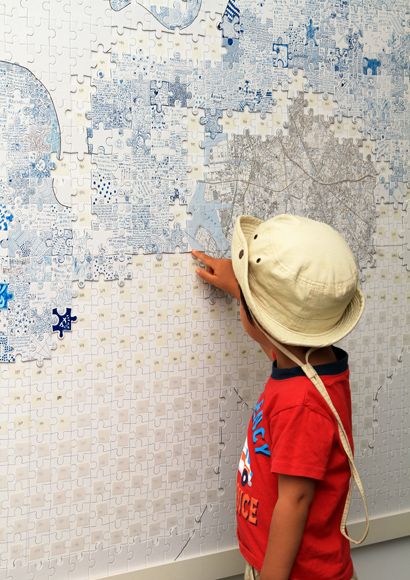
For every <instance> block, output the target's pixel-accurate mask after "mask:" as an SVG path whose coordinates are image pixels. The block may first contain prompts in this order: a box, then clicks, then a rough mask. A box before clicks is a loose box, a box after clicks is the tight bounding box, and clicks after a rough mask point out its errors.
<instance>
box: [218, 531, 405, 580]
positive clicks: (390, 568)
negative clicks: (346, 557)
mask: <svg viewBox="0 0 410 580" xmlns="http://www.w3.org/2000/svg"><path fill="white" fill-rule="evenodd" d="M352 557H353V562H354V565H355V568H356V572H357V575H358V578H359V580H409V578H410V536H408V537H406V538H401V539H399V540H391V541H390V542H380V543H378V544H372V545H371V546H363V547H360V548H355V549H354V550H352ZM224 580H243V576H241V575H239V576H231V577H230V578H225V579H224Z"/></svg>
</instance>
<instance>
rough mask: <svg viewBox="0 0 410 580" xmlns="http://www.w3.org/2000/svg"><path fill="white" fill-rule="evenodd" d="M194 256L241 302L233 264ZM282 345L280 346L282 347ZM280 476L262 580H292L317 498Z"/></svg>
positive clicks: (257, 335) (265, 344) (323, 357)
mask: <svg viewBox="0 0 410 580" xmlns="http://www.w3.org/2000/svg"><path fill="white" fill-rule="evenodd" d="M192 254H193V256H194V257H195V258H197V259H198V260H199V261H200V262H202V263H203V264H204V265H205V266H206V269H204V268H197V270H196V273H197V274H198V276H199V277H200V278H202V280H204V281H205V282H208V283H209V284H212V285H213V286H216V287H217V288H220V289H221V290H224V291H225V292H228V293H229V294H231V295H232V296H233V297H234V298H237V299H238V300H240V290H239V285H238V282H237V281H236V278H235V274H234V271H233V268H232V262H231V260H227V259H222V258H212V257H210V256H208V255H207V254H204V253H203V252H198V251H193V252H192ZM240 317H241V322H242V325H243V327H244V329H245V331H246V332H247V334H248V335H249V336H250V337H251V338H253V339H254V340H255V341H256V342H258V343H259V344H260V346H261V347H262V349H263V350H264V352H265V353H266V354H267V356H268V357H269V359H271V360H273V358H274V356H273V353H275V354H276V361H277V366H278V368H291V367H294V366H295V363H294V362H293V361H292V360H291V359H289V358H288V357H287V356H286V355H285V354H283V353H282V352H281V351H280V350H279V349H277V348H276V347H274V346H273V345H272V344H271V343H270V341H269V339H268V338H267V337H266V336H265V334H264V333H263V332H262V331H261V330H260V329H259V328H258V327H257V326H256V325H253V324H251V322H250V321H249V320H248V317H247V316H246V312H245V310H244V307H243V304H242V302H241V305H240ZM279 344H280V343H279ZM286 348H287V349H288V350H289V351H291V352H292V354H295V355H296V356H297V357H298V358H299V359H303V360H304V358H305V354H306V352H307V350H308V348H306V347H298V346H289V345H286ZM335 360H336V357H335V354H334V352H333V349H332V347H331V346H329V347H326V348H321V349H318V350H315V351H313V353H312V355H311V356H310V359H309V361H310V362H311V364H313V365H318V364H326V363H329V362H334V361H335ZM277 475H278V500H277V502H276V505H275V508H274V510H273V514H272V520H271V525H270V530H269V538H268V544H267V547H266V553H265V558H264V562H263V567H262V570H261V572H260V580H288V578H289V575H290V572H291V570H292V567H293V564H294V561H295V558H296V555H297V553H298V550H299V546H300V543H301V541H302V537H303V531H304V528H305V523H306V519H307V517H308V514H309V509H310V505H311V503H312V501H313V498H314V494H315V480H314V479H310V478H307V477H295V476H289V475H281V474H279V473H278V474H277Z"/></svg>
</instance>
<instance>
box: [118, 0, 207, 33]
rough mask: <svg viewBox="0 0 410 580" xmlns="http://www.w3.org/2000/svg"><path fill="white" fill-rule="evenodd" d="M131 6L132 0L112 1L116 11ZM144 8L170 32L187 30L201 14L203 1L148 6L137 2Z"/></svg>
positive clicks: (175, 0)
mask: <svg viewBox="0 0 410 580" xmlns="http://www.w3.org/2000/svg"><path fill="white" fill-rule="evenodd" d="M130 4H131V0H110V5H111V8H112V9H113V10H115V11H117V12H118V11H119V10H122V9H123V8H125V7H126V6H129V5H130ZM137 4H140V5H141V6H144V8H146V9H147V10H149V12H151V14H152V15H153V16H154V17H155V18H156V19H157V20H158V22H160V23H161V24H162V25H163V26H165V27H166V28H168V29H169V30H174V29H175V28H181V29H182V28H187V26H190V25H191V24H192V23H193V22H194V20H195V19H196V17H197V16H198V14H199V11H200V9H201V4H202V0H172V1H171V2H170V3H168V4H166V3H164V4H152V5H149V4H146V3H145V2H137Z"/></svg>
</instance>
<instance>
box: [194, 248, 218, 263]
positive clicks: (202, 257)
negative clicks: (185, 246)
mask: <svg viewBox="0 0 410 580" xmlns="http://www.w3.org/2000/svg"><path fill="white" fill-rule="evenodd" d="M192 255H193V256H194V258H197V259H198V260H200V261H201V262H202V263H203V264H205V266H210V267H212V264H213V261H214V259H213V258H211V256H208V254H204V252H200V251H199V250H192Z"/></svg>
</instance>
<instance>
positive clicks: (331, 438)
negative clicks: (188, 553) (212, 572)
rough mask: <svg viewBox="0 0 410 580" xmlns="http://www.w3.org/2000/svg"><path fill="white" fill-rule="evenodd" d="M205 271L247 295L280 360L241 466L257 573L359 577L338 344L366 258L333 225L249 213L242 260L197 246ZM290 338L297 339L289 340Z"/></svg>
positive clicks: (344, 377)
mask: <svg viewBox="0 0 410 580" xmlns="http://www.w3.org/2000/svg"><path fill="white" fill-rule="evenodd" d="M193 255H194V256H195V257H196V258H198V259H199V260H200V261H201V262H203V264H204V265H205V266H206V267H207V269H203V268H198V269H197V273H198V275H199V276H200V277H201V278H202V279H203V280H205V281H206V282H209V283H210V284H213V285H214V286H216V287H218V288H221V289H223V290H225V291H227V292H229V293H230V294H232V295H233V296H235V297H236V298H238V299H239V300H240V316H241V321H242V324H243V327H244V329H245V331H246V332H247V333H248V334H249V335H250V336H251V337H252V338H253V339H254V340H256V341H257V342H258V343H259V344H260V345H261V347H262V349H263V350H264V351H265V353H266V354H267V356H268V357H269V358H270V359H271V360H272V361H273V367H272V374H271V377H270V378H269V380H268V382H267V383H266V386H265V389H264V391H263V393H262V394H261V396H260V397H259V399H258V402H257V404H256V407H255V409H254V411H253V415H252V417H251V420H250V422H249V427H248V432H247V438H246V441H245V446H244V449H243V452H242V455H241V459H240V463H239V469H238V474H237V502H236V504H237V506H236V511H237V535H238V541H239V548H240V551H241V553H242V555H243V556H244V558H245V560H246V570H245V580H248V579H249V580H250V579H252V580H254V579H260V580H288V579H292V580H351V579H352V578H356V576H355V573H354V570H353V564H352V560H351V557H350V545H349V539H350V540H351V538H349V536H348V534H347V532H346V518H347V513H348V509H349V502H350V475H351V473H352V474H353V477H354V480H355V482H356V484H357V486H358V488H359V491H360V492H361V494H362V499H363V502H364V506H365V512H366V530H365V532H364V535H363V537H362V538H361V539H360V540H358V541H356V540H351V541H353V542H355V543H360V542H362V541H363V540H364V538H365V537H366V535H367V531H368V517H367V506H366V502H365V498H364V492H363V487H362V484H361V481H360V478H359V475H358V473H357V470H356V468H355V465H354V462H353V453H352V448H353V438H352V418H351V399H350V388H349V370H348V357H347V354H346V353H345V352H344V351H343V350H341V349H338V348H335V347H333V346H332V344H333V343H334V342H337V341H338V340H340V339H341V338H342V337H344V336H345V335H346V334H348V332H350V331H351V330H352V329H353V327H354V326H355V325H356V323H357V322H358V320H359V318H360V316H361V314H362V312H363V308H364V298H363V295H362V293H361V291H360V289H359V287H358V272H357V267H356V263H355V260H354V257H353V255H352V253H351V251H350V249H349V247H348V245H347V244H346V242H345V241H344V239H343V238H342V236H340V235H339V234H338V233H337V232H336V231H335V230H333V229H332V228H331V227H330V226H327V225H326V224H323V223H320V222H316V221H313V220H309V219H307V218H302V217H298V216H292V215H279V216H276V217H274V218H271V219H269V220H267V221H266V222H262V221H261V220H259V219H256V218H253V217H248V216H241V217H240V218H238V220H237V222H236V225H235V229H234V234H233V240H232V260H225V259H215V258H211V257H209V256H207V255H206V254H203V253H201V252H195V251H194V252H193ZM285 345H286V346H285Z"/></svg>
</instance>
